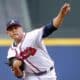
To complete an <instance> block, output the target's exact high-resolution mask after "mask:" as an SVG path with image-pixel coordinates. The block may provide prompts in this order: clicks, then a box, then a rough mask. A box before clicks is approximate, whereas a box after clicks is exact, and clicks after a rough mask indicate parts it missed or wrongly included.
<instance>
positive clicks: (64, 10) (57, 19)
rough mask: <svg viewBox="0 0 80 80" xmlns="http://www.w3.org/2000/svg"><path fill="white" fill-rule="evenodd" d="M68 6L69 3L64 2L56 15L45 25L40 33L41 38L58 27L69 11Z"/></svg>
mask: <svg viewBox="0 0 80 80" xmlns="http://www.w3.org/2000/svg"><path fill="white" fill-rule="evenodd" d="M70 8H71V7H70V4H68V3H65V4H64V5H63V6H62V7H61V9H60V11H59V13H58V15H57V16H56V17H55V18H54V19H53V20H52V22H51V23H49V24H47V25H45V27H44V29H43V35H42V37H43V38H45V37H47V36H48V35H49V34H51V33H52V32H53V31H55V30H57V29H58V28H59V27H60V25H61V24H62V23H63V21H64V17H65V16H66V15H67V14H68V13H69V12H70Z"/></svg>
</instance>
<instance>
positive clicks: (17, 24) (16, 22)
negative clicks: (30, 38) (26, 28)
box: [6, 19, 21, 30]
mask: <svg viewBox="0 0 80 80" xmlns="http://www.w3.org/2000/svg"><path fill="white" fill-rule="evenodd" d="M12 26H16V27H21V24H20V22H19V21H17V20H14V19H12V20H10V21H9V22H8V23H7V26H6V30H9V28H11V27H12Z"/></svg>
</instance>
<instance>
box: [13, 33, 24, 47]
mask: <svg viewBox="0 0 80 80" xmlns="http://www.w3.org/2000/svg"><path fill="white" fill-rule="evenodd" d="M24 36H25V33H23V34H22V35H21V36H20V37H19V39H17V40H15V41H14V44H15V46H17V45H18V44H19V43H20V42H21V41H22V40H23V39H24Z"/></svg>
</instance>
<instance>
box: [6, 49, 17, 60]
mask: <svg viewBox="0 0 80 80" xmlns="http://www.w3.org/2000/svg"><path fill="white" fill-rule="evenodd" d="M15 56H16V52H15V50H13V49H11V48H10V49H9V50H8V55H7V59H10V58H12V57H15Z"/></svg>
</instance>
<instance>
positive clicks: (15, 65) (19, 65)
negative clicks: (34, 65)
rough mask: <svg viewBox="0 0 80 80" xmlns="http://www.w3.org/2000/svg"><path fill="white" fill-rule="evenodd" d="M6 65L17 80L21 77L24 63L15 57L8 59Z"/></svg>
mask: <svg viewBox="0 0 80 80" xmlns="http://www.w3.org/2000/svg"><path fill="white" fill-rule="evenodd" d="M8 65H9V66H10V67H11V70H12V72H13V73H14V75H15V76H16V77H17V78H22V77H23V71H24V62H23V61H22V60H21V59H18V58H16V57H12V58H9V61H8Z"/></svg>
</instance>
